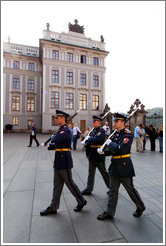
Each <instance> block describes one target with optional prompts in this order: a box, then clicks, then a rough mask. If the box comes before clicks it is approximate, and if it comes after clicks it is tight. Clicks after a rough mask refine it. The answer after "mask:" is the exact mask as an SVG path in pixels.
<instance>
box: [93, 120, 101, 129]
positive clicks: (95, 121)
mask: <svg viewBox="0 0 166 246" xmlns="http://www.w3.org/2000/svg"><path fill="white" fill-rule="evenodd" d="M99 126H100V121H99V120H94V121H93V127H95V128H97V127H99Z"/></svg>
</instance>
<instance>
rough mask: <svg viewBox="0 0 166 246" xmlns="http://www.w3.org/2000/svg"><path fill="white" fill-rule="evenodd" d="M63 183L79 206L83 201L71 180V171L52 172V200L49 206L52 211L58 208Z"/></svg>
mask: <svg viewBox="0 0 166 246" xmlns="http://www.w3.org/2000/svg"><path fill="white" fill-rule="evenodd" d="M64 183H65V184H66V186H67V187H68V189H69V190H70V191H71V193H72V194H73V196H74V197H75V198H76V200H77V202H78V204H79V205H82V204H83V203H84V201H85V199H84V198H83V196H82V194H81V192H80V190H79V188H78V187H77V185H76V184H75V183H74V181H73V179H72V173H71V169H67V170H66V169H63V170H54V188H53V198H52V201H51V204H50V206H51V207H52V208H53V209H54V210H57V209H58V208H59V205H60V196H61V193H62V189H63V186H64Z"/></svg>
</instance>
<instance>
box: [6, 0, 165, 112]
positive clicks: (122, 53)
mask: <svg viewBox="0 0 166 246" xmlns="http://www.w3.org/2000/svg"><path fill="white" fill-rule="evenodd" d="M75 19H77V20H78V24H80V25H81V26H82V25H83V26H84V34H85V36H86V37H90V38H92V39H93V40H97V41H100V35H103V37H104V42H105V49H106V51H108V52H109V54H108V56H107V58H106V60H105V66H106V74H105V88H106V90H105V103H108V105H109V107H110V109H111V112H117V111H118V112H123V113H127V112H128V111H129V110H130V106H131V104H133V103H134V102H135V100H136V99H137V98H138V99H139V100H140V101H141V103H142V104H144V105H145V109H150V108H154V107H164V105H165V1H1V41H2V42H3V41H4V42H7V38H8V36H10V39H11V43H18V44H24V45H32V46H39V38H42V37H43V34H42V32H43V30H44V29H46V23H50V30H51V31H55V32H59V33H61V32H65V33H68V31H69V30H68V23H69V22H71V23H72V24H74V20H75Z"/></svg>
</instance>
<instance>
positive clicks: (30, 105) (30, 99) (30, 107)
mask: <svg viewBox="0 0 166 246" xmlns="http://www.w3.org/2000/svg"><path fill="white" fill-rule="evenodd" d="M27 111H28V112H34V111H35V99H34V98H33V97H28V99H27Z"/></svg>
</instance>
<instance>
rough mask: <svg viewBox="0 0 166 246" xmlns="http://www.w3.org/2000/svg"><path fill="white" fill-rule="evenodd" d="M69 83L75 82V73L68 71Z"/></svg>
mask: <svg viewBox="0 0 166 246" xmlns="http://www.w3.org/2000/svg"><path fill="white" fill-rule="evenodd" d="M67 84H73V73H72V72H67Z"/></svg>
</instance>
